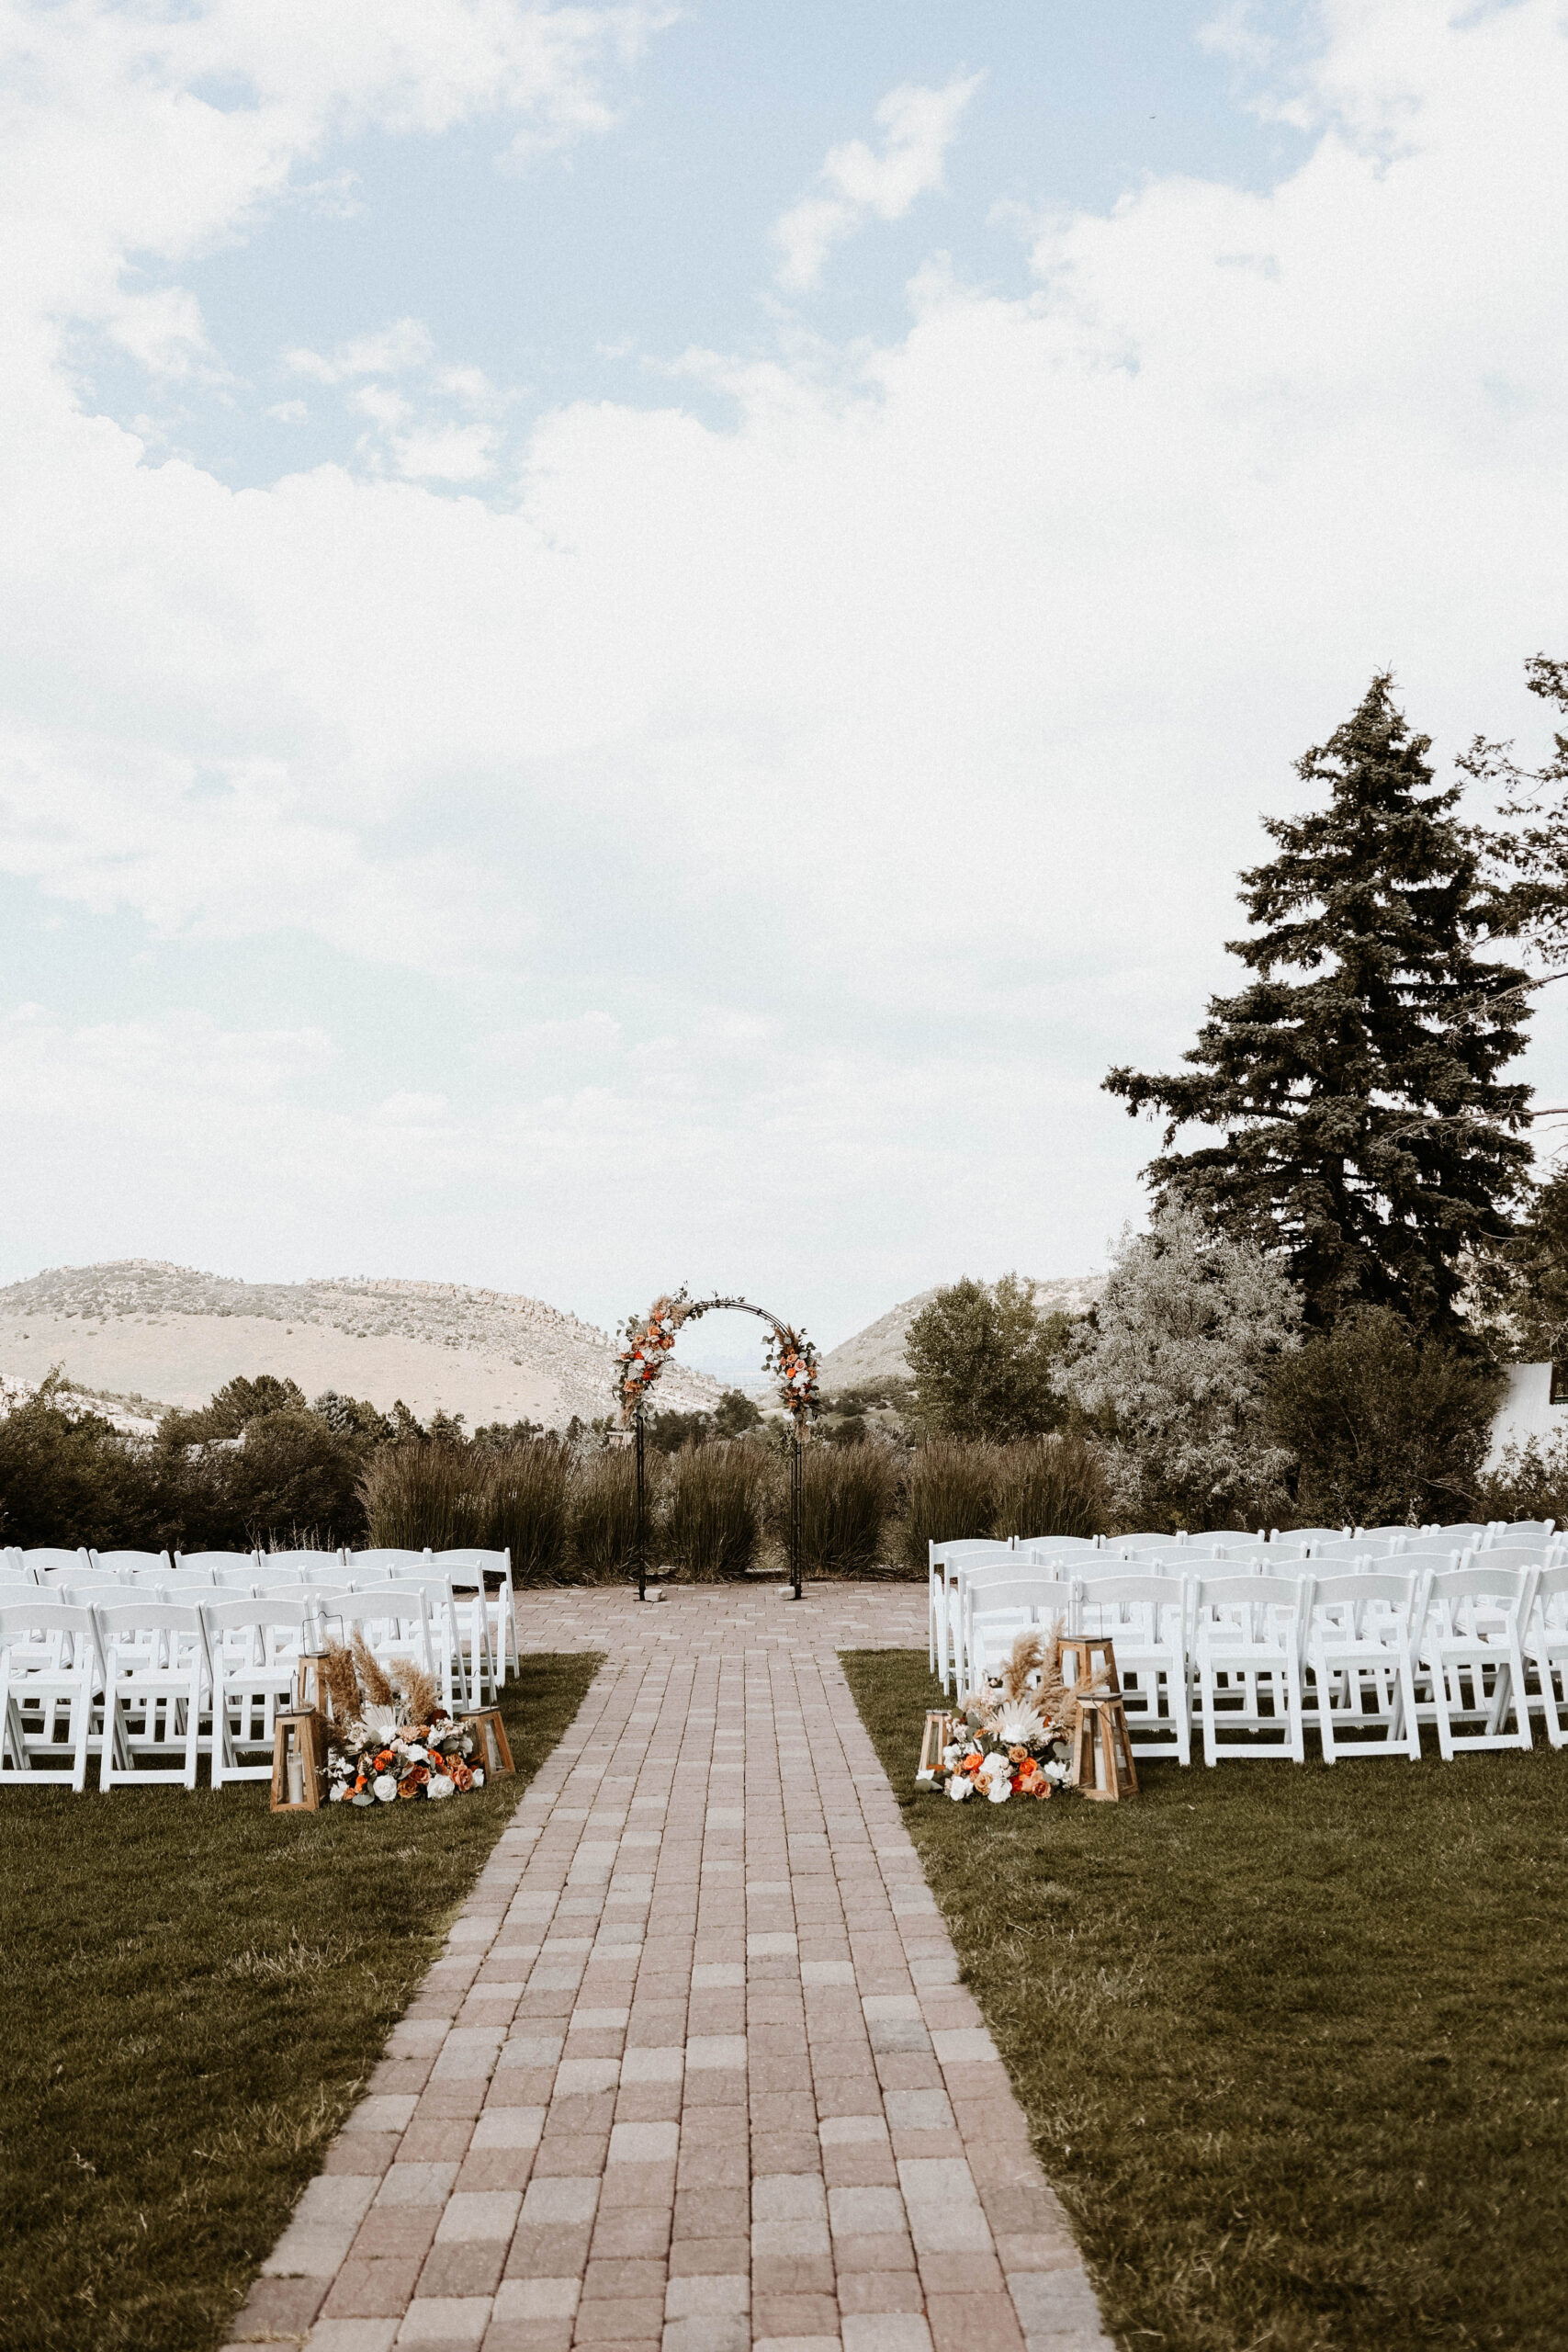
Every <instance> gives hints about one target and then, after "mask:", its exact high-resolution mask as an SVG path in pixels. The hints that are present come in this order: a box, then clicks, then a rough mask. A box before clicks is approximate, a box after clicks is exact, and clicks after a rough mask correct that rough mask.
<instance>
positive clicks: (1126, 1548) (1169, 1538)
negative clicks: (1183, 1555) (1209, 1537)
mask: <svg viewBox="0 0 1568 2352" xmlns="http://www.w3.org/2000/svg"><path fill="white" fill-rule="evenodd" d="M1186 1540H1187V1539H1186V1537H1185V1536H1184V1535H1173V1534H1172V1533H1171V1532H1170V1530H1169V1528H1165V1529H1163V1530H1162V1529H1160V1528H1157V1527H1146V1528H1144V1529H1143V1530H1141V1531H1140V1532H1139V1533H1137V1534H1135V1535H1108V1536H1107V1537H1106V1539H1105V1549H1106V1550H1107V1551H1108V1552H1139V1551H1151V1550H1152V1551H1156V1552H1164V1551H1166V1550H1168V1547H1169V1546H1170V1545H1171V1544H1183V1543H1185V1542H1186Z"/></svg>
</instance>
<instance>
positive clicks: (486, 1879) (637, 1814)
mask: <svg viewBox="0 0 1568 2352" xmlns="http://www.w3.org/2000/svg"><path fill="white" fill-rule="evenodd" d="M520 1633H521V1635H522V1639H523V1644H524V1646H525V1648H538V1649H572V1648H593V1649H604V1650H605V1651H607V1652H608V1653H609V1655H608V1657H607V1660H606V1663H605V1665H604V1668H602V1670H601V1671H600V1673H599V1674H598V1675H597V1676H596V1678H595V1679H594V1682H593V1685H592V1689H591V1691H589V1694H588V1696H587V1698H586V1700H585V1701H584V1702H583V1705H582V1708H581V1712H580V1713H579V1714H578V1716H577V1718H576V1720H575V1722H574V1723H573V1724H572V1725H571V1727H570V1730H569V1732H568V1733H567V1735H566V1736H565V1738H564V1739H563V1740H562V1741H561V1743H560V1745H559V1747H558V1748H557V1749H556V1751H555V1753H554V1754H553V1755H552V1756H551V1757H550V1758H549V1759H548V1761H547V1763H546V1765H545V1767H544V1769H543V1770H542V1771H541V1772H540V1774H539V1775H538V1778H537V1779H536V1781H535V1782H534V1783H533V1785H532V1787H531V1788H529V1789H528V1790H527V1792H525V1795H524V1797H523V1800H522V1802H521V1804H520V1805H519V1807H518V1809H517V1813H516V1815H515V1816H514V1818H513V1822H512V1824H511V1825H510V1826H509V1827H508V1828H507V1830H506V1831H505V1833H504V1834H503V1835H502V1838H501V1839H500V1841H499V1842H498V1844H497V1846H496V1847H495V1849H494V1851H493V1853H492V1854H491V1859H490V1860H489V1862H488V1863H487V1865H486V1867H485V1870H484V1871H483V1874H482V1876H481V1877H480V1879H479V1883H478V1884H477V1885H476V1886H475V1888H474V1891H473V1893H472V1894H471V1895H470V1897H469V1899H468V1903H467V1904H466V1905H465V1906H464V1908H463V1912H462V1915H461V1917H459V1919H458V1921H457V1925H456V1927H455V1928H454V1929H453V1932H452V1937H451V1940H450V1943H449V1946H448V1949H447V1953H446V1957H445V1958H444V1959H442V1960H441V1961H439V1962H437V1963H436V1965H435V1967H434V1969H433V1970H432V1971H431V1973H430V1976H429V1978H428V1980H427V1982H426V1985H425V1986H424V1989H423V1991H422V1993H421V1994H420V1996H419V1997H418V1998H417V2000H416V2001H415V2002H414V2004H413V2007H412V2009H411V2010H410V2012H409V2015H408V2016H407V2018H405V2020H404V2021H403V2022H402V2023H401V2024H400V2025H399V2026H398V2027H397V2028H396V2029H395V2030H394V2032H393V2034H392V2038H391V2041H390V2042H389V2046H388V2054H387V2056H386V2058H385V2059H384V2061H383V2062H382V2064H380V2066H379V2067H378V2070H377V2073H376V2075H375V2076H374V2078H373V2081H372V2083H371V2086H370V2088H369V2091H368V2093H367V2097H366V2098H364V2099H363V2100H362V2101H361V2102H360V2105H359V2107H358V2108H357V2109H356V2110H355V2113H354V2114H353V2115H352V2116H351V2117H350V2119H349V2121H348V2124H347V2126H346V2127H345V2129H344V2131H343V2133H342V2134H341V2136H340V2137H339V2139H338V2140H337V2142H336V2143H334V2145H333V2147H332V2149H331V2150H330V2151H329V2153H328V2156H327V2161H326V2167H325V2170H324V2171H323V2173H322V2174H321V2176H320V2177H318V2178H317V2179H316V2180H314V2181H312V2182H311V2184H310V2188H308V2189H307V2190H306V2192H305V2195H304V2197H303V2199H301V2201H300V2204H299V2208H298V2209H297V2211H296V2214H295V2218H294V2220H293V2222H291V2224H290V2225H289V2227H288V2230H287V2231H286V2232H285V2233H284V2235H283V2237H282V2238H281V2239H280V2240H279V2242H278V2245H276V2248H275V2250H274V2252H273V2254H272V2256H271V2257H270V2259H269V2260H268V2262H267V2263H266V2265H265V2275H264V2276H263V2278H261V2279H259V2280H258V2282H257V2285H256V2287H255V2289H254V2291H253V2293H252V2296H251V2299H250V2301H249V2302H248V2303H247V2305H246V2307H245V2311H244V2313H243V2318H242V2320H241V2321H240V2323H239V2324H237V2325H236V2327H235V2328H234V2330H233V2333H232V2341H233V2343H234V2344H236V2345H240V2344H243V2345H247V2346H254V2345H255V2344H258V2343H271V2344H274V2345H277V2344H294V2345H300V2344H308V2345H309V2346H310V2352H392V2347H394V2346H396V2347H398V2352H401V2348H402V2347H403V2346H428V2347H432V2352H574V2347H576V2346H582V2347H584V2352H587V2347H591V2346H592V2347H604V2352H643V2347H646V2348H647V2352H656V2347H658V2352H746V2347H748V2346H752V2345H755V2346H759V2347H760V2348H761V2352H836V2347H839V2346H841V2347H842V2352H1024V2347H1025V2346H1027V2347H1028V2352H1090V2347H1093V2346H1099V2347H1102V2352H1109V2338H1107V2337H1106V2336H1105V2335H1102V2333H1101V2331H1100V2317H1099V2312H1098V2309H1097V2306H1096V2303H1095V2299H1094V2295H1093V2292H1092V2290H1091V2289H1090V2287H1089V2280H1088V2278H1087V2277H1086V2274H1085V2272H1084V2269H1083V2266H1082V2264H1081V2262H1080V2260H1079V2257H1078V2254H1077V2248H1076V2246H1075V2245H1074V2243H1073V2240H1072V2237H1071V2235H1070V2233H1069V2232H1068V2229H1067V2226H1066V2220H1065V2217H1064V2215H1063V2212H1062V2209H1061V2207H1060V2205H1059V2204H1058V2202H1057V2200H1056V2199H1055V2196H1054V2195H1053V2193H1052V2191H1051V2190H1050V2188H1048V2187H1047V2186H1046V2184H1045V2182H1044V2181H1043V2179H1042V2177H1041V2176H1040V2174H1039V2171H1038V2169H1037V2168H1036V2166H1035V2164H1034V2160H1033V2157H1032V2152H1031V2149H1030V2145H1029V2138H1028V2133H1027V2131H1026V2129H1025V2125H1024V2120H1023V2117H1022V2114H1021V2111H1020V2109H1019V2108H1018V2105H1017V2103H1016V2101H1015V2100H1014V2098H1013V2096H1012V2093H1011V2090H1010V2086H1009V2084H1008V2081H1007V2077H1006V2075H1005V2073H1004V2072H1003V2069H1002V2066H1001V2064H1000V2062H999V2060H998V2057H997V2054H996V2051H995V2048H994V2046H993V2044H992V2042H991V2040H990V2037H989V2036H988V2034H987V2032H986V2030H985V2029H984V2027H983V2026H982V2024H981V2022H980V2016H979V2012H978V2010H977V2009H976V2006H975V2004H974V2002H973V2000H972V1999H971V1998H970V1996H969V1995H968V1994H967V1993H966V1992H965V1991H964V1990H963V1988H962V1987H961V1986H960V1985H958V1984H957V1983H956V1981H955V1979H956V1973H957V1964H956V1961H955V1958H954V1954H953V1946H952V1944H951V1942H950V1941H949V1939H948V1937H947V1933H946V1930H945V1929H944V1928H943V1926H942V1920H941V1917H939V1915H938V1912H937V1908H936V1905H935V1903H934V1901H933V1900H932V1898H931V1894H930V1892H929V1890H928V1889H927V1886H926V1883H925V1880H924V1877H923V1875H922V1873H921V1870H920V1866H919V1860H918V1859H917V1857H916V1854H915V1849H914V1848H913V1846H912V1845H911V1843H910V1841H909V1838H908V1833H907V1832H906V1830H905V1828H904V1826H903V1823H902V1821H901V1819H900V1816H899V1812H898V1807H897V1804H896V1803H895V1800H894V1797H893V1793H892V1791H891V1789H890V1787H889V1785H888V1782H887V1780H886V1775H885V1774H884V1772H883V1770H882V1769H881V1766H880V1765H879V1764H878V1762H877V1760H876V1758H875V1755H874V1751H873V1748H872V1746H871V1742H870V1740H869V1738H868V1737H867V1736H866V1734H865V1731H864V1730H863V1726H862V1724H861V1722H860V1718H859V1715H858V1714H857V1713H856V1711H855V1706H854V1702H853V1700H852V1698H851V1696H850V1692H849V1688H848V1685H847V1684H846V1682H845V1680H844V1678H843V1673H842V1670H841V1668H840V1665H839V1662H838V1659H837V1657H836V1656H835V1652H836V1650H837V1649H839V1648H840V1647H842V1648H863V1647H909V1646H919V1645H922V1644H923V1642H924V1640H925V1594H924V1589H923V1588H921V1587H909V1586H887V1585H880V1586H877V1585H868V1586H825V1587H819V1588H818V1589H816V1591H815V1593H813V1594H810V1595H808V1597H807V1600H804V1601H803V1602H801V1603H799V1604H795V1603H793V1602H791V1601H788V1600H784V1599H783V1598H782V1597H781V1596H780V1595H779V1594H778V1592H777V1591H776V1589H766V1590H762V1591H759V1590H756V1589H750V1588H742V1589H736V1588H734V1587H719V1588H717V1589H711V1588H710V1589H695V1590H686V1591H682V1592H679V1593H672V1594H671V1597H670V1599H669V1600H667V1601H665V1602H664V1603H663V1604H661V1605H660V1606H659V1607H657V1608H639V1607H638V1606H637V1602H636V1601H635V1600H631V1599H630V1598H629V1597H627V1596H626V1595H624V1594H622V1593H620V1592H618V1591H613V1590H612V1591H592V1590H579V1591H574V1592H566V1593H550V1594H547V1595H539V1596H528V1597H526V1598H524V1599H523V1600H522V1604H521V1608H520ZM909 1737H910V1742H911V1746H913V1744H914V1743H915V1741H916V1740H917V1739H918V1737H919V1725H918V1724H911V1725H910V1731H909Z"/></svg>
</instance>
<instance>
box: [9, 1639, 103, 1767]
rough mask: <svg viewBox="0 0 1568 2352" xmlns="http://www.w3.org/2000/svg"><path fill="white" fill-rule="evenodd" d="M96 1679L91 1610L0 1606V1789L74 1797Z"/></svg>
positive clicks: (93, 1705)
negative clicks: (68, 1792) (55, 1791)
mask: <svg viewBox="0 0 1568 2352" xmlns="http://www.w3.org/2000/svg"><path fill="white" fill-rule="evenodd" d="M101 1677H102V1666H101V1661H100V1658H99V1655H98V1633H97V1627H96V1624H95V1623H94V1622H93V1612H92V1611H91V1609H77V1608H73V1607H71V1606H68V1605H67V1603H66V1602H64V1601H62V1600H49V1599H45V1598H44V1597H43V1596H41V1595H35V1597H34V1598H33V1599H32V1600H13V1601H6V1603H5V1604H4V1606H0V1783H3V1782H5V1781H17V1782H19V1783H20V1784H22V1785H23V1786H25V1787H30V1788H40V1787H60V1786H64V1785H66V1784H69V1785H70V1787H72V1788H73V1789H74V1790H75V1792H76V1793H77V1795H78V1796H80V1794H81V1793H82V1792H83V1790H84V1789H85V1787H86V1785H87V1755H88V1750H89V1747H90V1746H91V1743H92V1738H93V1715H94V1711H95V1708H96V1702H97V1694H98V1688H99V1683H100V1680H101ZM62 1735H63V1736H62ZM56 1757H58V1758H60V1762H59V1763H58V1764H56V1763H55V1762H54V1760H53V1759H54V1758H56ZM40 1759H41V1760H40Z"/></svg>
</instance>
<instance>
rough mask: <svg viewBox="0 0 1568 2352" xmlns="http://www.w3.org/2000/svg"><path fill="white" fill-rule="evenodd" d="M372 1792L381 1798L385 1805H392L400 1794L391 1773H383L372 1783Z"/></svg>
mask: <svg viewBox="0 0 1568 2352" xmlns="http://www.w3.org/2000/svg"><path fill="white" fill-rule="evenodd" d="M370 1791H371V1794H372V1795H373V1796H378V1797H379V1798H380V1800H381V1803H382V1804H391V1802H392V1799H393V1798H394V1797H395V1796H396V1795H397V1793H398V1784H397V1782H396V1781H394V1780H393V1778H392V1776H391V1774H390V1772H383V1773H381V1774H380V1775H379V1776H378V1778H377V1779H376V1780H374V1781H371V1783H370Z"/></svg>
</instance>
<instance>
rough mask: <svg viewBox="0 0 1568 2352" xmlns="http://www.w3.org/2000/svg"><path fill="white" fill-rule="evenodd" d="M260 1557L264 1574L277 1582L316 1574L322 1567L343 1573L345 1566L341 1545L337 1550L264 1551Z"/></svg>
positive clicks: (338, 1573) (332, 1572)
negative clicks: (286, 1578)
mask: <svg viewBox="0 0 1568 2352" xmlns="http://www.w3.org/2000/svg"><path fill="white" fill-rule="evenodd" d="M260 1557H261V1566H262V1572H263V1574H264V1575H265V1577H268V1579H269V1580H270V1581H272V1582H274V1583H276V1584H281V1583H282V1582H283V1580H284V1578H285V1577H294V1576H300V1577H303V1576H314V1575H317V1574H319V1573H320V1572H321V1570H322V1569H326V1570H328V1571H329V1572H330V1573H331V1574H333V1575H334V1576H336V1575H341V1573H342V1571H343V1566H344V1555H343V1552H342V1549H341V1547H340V1548H339V1549H338V1550H337V1551H335V1552H263V1553H262V1554H261V1555H260Z"/></svg>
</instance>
